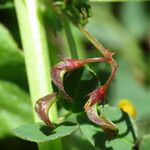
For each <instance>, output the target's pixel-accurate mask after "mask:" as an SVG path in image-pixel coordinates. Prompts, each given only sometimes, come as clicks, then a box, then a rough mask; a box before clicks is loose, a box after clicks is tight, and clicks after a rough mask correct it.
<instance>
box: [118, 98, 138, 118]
mask: <svg viewBox="0 0 150 150" xmlns="http://www.w3.org/2000/svg"><path fill="white" fill-rule="evenodd" d="M118 106H119V108H121V109H122V110H123V111H125V112H127V113H128V114H129V115H130V116H132V117H133V118H135V117H136V109H135V107H134V105H133V104H132V103H131V102H130V100H128V99H121V100H120V101H119V103H118Z"/></svg>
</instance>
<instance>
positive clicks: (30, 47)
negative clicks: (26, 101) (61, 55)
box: [14, 0, 61, 150]
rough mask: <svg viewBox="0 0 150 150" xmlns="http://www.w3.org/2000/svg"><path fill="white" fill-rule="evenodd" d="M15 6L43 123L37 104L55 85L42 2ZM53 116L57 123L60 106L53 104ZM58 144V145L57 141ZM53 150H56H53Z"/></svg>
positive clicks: (31, 85)
mask: <svg viewBox="0 0 150 150" xmlns="http://www.w3.org/2000/svg"><path fill="white" fill-rule="evenodd" d="M14 2H15V9H16V13H17V18H18V23H19V28H20V34H21V39H22V45H23V50H24V55H25V64H26V70H27V76H28V83H29V90H30V95H31V101H32V108H33V116H34V121H35V122H40V119H39V117H38V116H37V114H36V112H35V110H34V107H35V102H36V101H37V100H38V99H39V98H41V97H43V96H45V95H47V94H49V93H51V92H52V85H51V79H50V61H49V57H48V47H47V40H46V34H45V30H44V25H43V22H42V16H41V12H40V10H39V3H38V2H39V1H38V0H14ZM49 114H50V118H51V120H52V121H56V120H57V109H56V104H53V106H52V107H51V108H50V113H49ZM54 142H55V143H56V141H54ZM52 143H53V142H50V144H51V145H53V144H52ZM58 143H59V146H58V147H59V148H58V149H57V150H60V149H61V148H60V142H58ZM43 145H44V146H43ZM55 145H56V148H57V144H55ZM44 148H45V144H40V146H39V149H44ZM49 148H50V147H49ZM50 149H51V150H52V149H53V148H50ZM45 150H46V149H45Z"/></svg>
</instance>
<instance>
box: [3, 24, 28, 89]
mask: <svg viewBox="0 0 150 150" xmlns="http://www.w3.org/2000/svg"><path fill="white" fill-rule="evenodd" d="M0 79H3V80H8V81H11V82H14V83H17V84H18V85H19V86H20V87H23V88H24V89H28V85H27V76H26V70H25V63H24V56H23V53H22V51H21V50H20V49H19V48H18V46H17V44H16V42H15V41H14V39H13V38H12V36H11V34H10V33H9V31H8V30H7V28H5V27H4V26H3V25H2V24H0Z"/></svg>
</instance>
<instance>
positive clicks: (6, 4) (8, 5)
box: [0, 1, 14, 10]
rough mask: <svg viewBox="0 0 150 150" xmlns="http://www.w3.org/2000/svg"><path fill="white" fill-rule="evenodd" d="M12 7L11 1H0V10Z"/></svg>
mask: <svg viewBox="0 0 150 150" xmlns="http://www.w3.org/2000/svg"><path fill="white" fill-rule="evenodd" d="M11 8H14V3H13V2H11V1H6V2H5V3H4V2H3V3H1V2H0V10H1V9H11Z"/></svg>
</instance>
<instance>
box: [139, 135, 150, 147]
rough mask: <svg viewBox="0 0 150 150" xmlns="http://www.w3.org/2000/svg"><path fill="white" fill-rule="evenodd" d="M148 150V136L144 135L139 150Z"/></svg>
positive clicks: (149, 140)
mask: <svg viewBox="0 0 150 150" xmlns="http://www.w3.org/2000/svg"><path fill="white" fill-rule="evenodd" d="M149 148H150V134H147V135H144V136H143V137H142V141H141V143H140V150H149Z"/></svg>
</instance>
